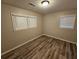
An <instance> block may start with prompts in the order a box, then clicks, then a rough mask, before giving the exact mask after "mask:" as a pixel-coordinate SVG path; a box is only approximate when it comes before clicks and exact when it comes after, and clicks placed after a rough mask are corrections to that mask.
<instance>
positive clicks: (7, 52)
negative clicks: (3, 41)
mask: <svg viewBox="0 0 79 59" xmlns="http://www.w3.org/2000/svg"><path fill="white" fill-rule="evenodd" d="M40 36H42V35H39V36H37V37H35V38H33V39H31V40H29V41H27V42H25V43H22V44H20V45H18V46H16V47H14V48H12V49H9V50H7V51H5V52H3V53H1V56H2V55H5V54H7V53H9V52H10V51H13V50H15V49H17V48H19V47H21V46H23V45H25V44H26V43H28V42H30V41H32V40H35V39H37V38H39V37H40Z"/></svg>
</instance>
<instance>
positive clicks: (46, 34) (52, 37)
mask: <svg viewBox="0 0 79 59" xmlns="http://www.w3.org/2000/svg"><path fill="white" fill-rule="evenodd" d="M42 35H46V36H48V37H52V38H56V39H59V40H62V41H66V42H69V43H73V44H76V42H72V41H68V40H65V39H62V38H59V37H55V36H52V35H48V34H42Z"/></svg>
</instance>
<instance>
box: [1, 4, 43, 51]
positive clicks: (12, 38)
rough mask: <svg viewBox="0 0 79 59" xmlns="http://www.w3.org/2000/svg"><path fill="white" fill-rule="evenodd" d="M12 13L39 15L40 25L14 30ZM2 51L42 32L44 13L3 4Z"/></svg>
mask: <svg viewBox="0 0 79 59" xmlns="http://www.w3.org/2000/svg"><path fill="white" fill-rule="evenodd" d="M11 13H14V14H17V15H33V16H37V17H38V27H36V28H30V29H24V30H20V31H15V32H13V24H12V19H11ZM1 23H2V25H1V26H2V28H1V29H2V52H5V51H7V50H9V49H11V48H13V47H16V46H18V45H19V44H22V43H24V42H27V41H28V40H30V39H32V38H34V37H36V36H38V35H40V34H42V15H40V14H38V13H35V12H32V11H29V10H24V9H20V8H17V7H13V6H9V5H6V4H2V19H1Z"/></svg>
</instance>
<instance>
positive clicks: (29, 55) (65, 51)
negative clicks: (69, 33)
mask: <svg viewBox="0 0 79 59" xmlns="http://www.w3.org/2000/svg"><path fill="white" fill-rule="evenodd" d="M76 54H77V51H76V45H75V44H72V43H68V42H64V41H61V40H58V39H55V38H50V37H46V36H42V37H40V38H38V39H36V40H34V41H31V42H29V43H27V44H25V45H24V46H22V47H20V48H18V49H16V50H14V51H12V52H9V53H8V54H6V55H4V56H2V59H77V55H76Z"/></svg>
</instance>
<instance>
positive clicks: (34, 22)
mask: <svg viewBox="0 0 79 59" xmlns="http://www.w3.org/2000/svg"><path fill="white" fill-rule="evenodd" d="M28 27H29V28H33V27H37V17H35V16H29V17H28Z"/></svg>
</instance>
